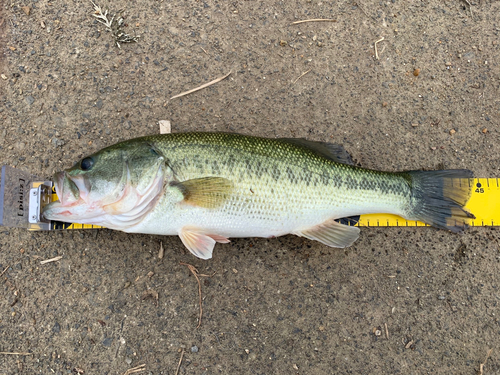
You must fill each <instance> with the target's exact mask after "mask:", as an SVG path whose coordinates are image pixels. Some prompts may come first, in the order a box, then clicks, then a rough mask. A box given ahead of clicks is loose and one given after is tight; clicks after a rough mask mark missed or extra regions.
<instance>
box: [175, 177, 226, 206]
mask: <svg viewBox="0 0 500 375" xmlns="http://www.w3.org/2000/svg"><path fill="white" fill-rule="evenodd" d="M170 186H173V187H176V188H178V189H179V190H180V192H181V193H182V195H183V196H184V200H183V202H185V203H187V204H190V205H193V206H198V207H203V208H217V207H219V206H221V205H222V204H224V202H225V201H226V200H227V199H228V198H229V196H230V195H231V191H232V190H233V183H232V182H231V181H229V180H228V179H226V178H222V177H203V178H194V179H192V180H187V181H183V182H172V183H171V184H170Z"/></svg>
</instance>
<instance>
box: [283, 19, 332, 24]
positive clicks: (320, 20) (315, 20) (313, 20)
mask: <svg viewBox="0 0 500 375" xmlns="http://www.w3.org/2000/svg"><path fill="white" fill-rule="evenodd" d="M304 22H337V20H331V19H327V18H314V19H311V20H302V21H295V22H292V23H291V24H290V25H297V24H299V23H304Z"/></svg>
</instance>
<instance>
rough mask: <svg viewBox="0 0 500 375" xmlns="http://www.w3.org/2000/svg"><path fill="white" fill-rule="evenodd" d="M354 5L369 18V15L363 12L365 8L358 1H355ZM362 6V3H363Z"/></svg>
mask: <svg viewBox="0 0 500 375" xmlns="http://www.w3.org/2000/svg"><path fill="white" fill-rule="evenodd" d="M354 5H356V6H357V7H358V8H359V9H361V11H362V12H363V13H364V15H365V16H366V17H368V18H370V16H369V15H368V14H367V13H366V12H365V10H364V9H363V7H362V6H361V4H360V3H357V2H355V3H354ZM363 6H364V5H363Z"/></svg>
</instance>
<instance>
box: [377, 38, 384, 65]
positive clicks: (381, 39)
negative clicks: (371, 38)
mask: <svg viewBox="0 0 500 375" xmlns="http://www.w3.org/2000/svg"><path fill="white" fill-rule="evenodd" d="M384 39H385V38H384V37H382V38H380V39H379V40H377V41H376V42H375V58H376V59H377V60H379V58H378V51H377V43H379V42H381V41H383V40H384Z"/></svg>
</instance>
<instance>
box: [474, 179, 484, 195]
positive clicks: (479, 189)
mask: <svg viewBox="0 0 500 375" xmlns="http://www.w3.org/2000/svg"><path fill="white" fill-rule="evenodd" d="M481 186H482V185H481V183H480V182H478V183H477V184H476V188H477V189H476V190H474V191H475V192H476V193H479V194H482V193H484V188H483V187H481Z"/></svg>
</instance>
